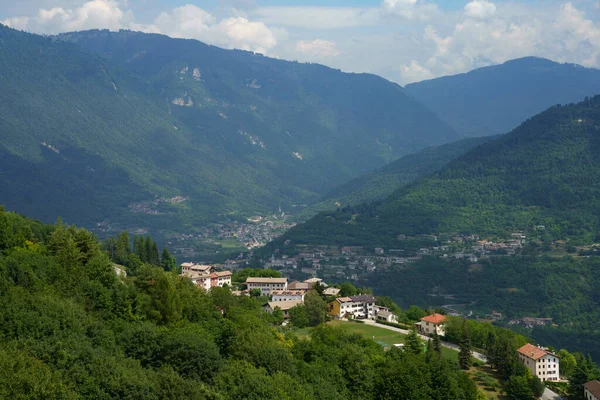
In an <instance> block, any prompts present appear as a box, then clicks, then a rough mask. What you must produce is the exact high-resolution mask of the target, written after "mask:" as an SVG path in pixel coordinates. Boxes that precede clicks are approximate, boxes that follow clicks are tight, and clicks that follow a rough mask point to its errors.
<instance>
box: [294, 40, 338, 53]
mask: <svg viewBox="0 0 600 400" xmlns="http://www.w3.org/2000/svg"><path fill="white" fill-rule="evenodd" d="M295 49H296V51H297V52H300V53H303V54H305V55H308V56H311V57H317V58H328V57H335V56H337V55H339V54H340V51H339V50H338V49H337V48H336V44H335V42H332V41H330V40H323V39H315V40H312V41H306V40H299V41H298V42H296V47H295Z"/></svg>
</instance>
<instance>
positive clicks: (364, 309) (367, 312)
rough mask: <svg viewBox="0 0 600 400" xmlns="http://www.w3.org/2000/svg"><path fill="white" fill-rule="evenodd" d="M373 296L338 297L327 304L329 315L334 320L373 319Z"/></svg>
mask: <svg viewBox="0 0 600 400" xmlns="http://www.w3.org/2000/svg"><path fill="white" fill-rule="evenodd" d="M376 302H377V300H376V299H375V298H374V297H373V296H369V295H359V296H351V297H338V298H337V299H335V300H333V301H331V302H330V303H329V315H331V316H333V317H334V318H335V319H342V318H355V319H375V303H376Z"/></svg>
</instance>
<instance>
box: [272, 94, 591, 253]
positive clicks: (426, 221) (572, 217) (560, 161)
mask: <svg viewBox="0 0 600 400" xmlns="http://www.w3.org/2000/svg"><path fill="white" fill-rule="evenodd" d="M599 154H600V96H596V97H594V98H591V99H588V100H585V101H583V102H581V103H578V104H572V105H567V106H555V107H552V108H550V109H548V110H547V111H545V112H543V113H541V114H539V115H537V116H535V117H533V118H531V119H530V120H528V121H526V122H525V123H523V124H522V125H521V126H519V127H518V128H517V129H515V130H514V131H512V132H511V133H509V134H506V135H504V136H501V137H500V138H499V139H496V140H493V141H491V142H488V143H485V144H482V145H480V146H478V147H476V148H474V149H472V150H471V151H469V152H468V153H466V154H465V155H463V156H461V157H459V158H457V159H456V160H454V161H452V162H450V164H448V165H447V166H446V167H445V168H443V169H441V170H440V171H439V172H437V173H435V174H433V175H431V176H428V177H426V178H423V179H421V180H419V181H417V182H415V183H413V184H411V185H409V186H407V187H404V188H402V189H399V190H398V191H397V192H395V193H393V194H392V195H391V196H389V197H388V198H386V199H385V200H383V201H381V202H379V203H373V204H363V205H361V206H356V207H348V208H346V209H343V210H342V211H339V212H333V213H321V214H319V215H318V216H316V217H315V218H313V219H312V220H310V221H308V222H307V223H305V224H302V225H299V226H297V227H296V228H294V229H292V230H291V231H289V232H288V233H287V234H286V235H284V236H283V237H281V238H280V239H278V241H276V242H275V243H273V244H272V245H271V246H270V247H269V248H268V249H273V248H276V247H281V246H283V243H284V242H285V241H286V240H289V242H288V243H290V244H292V245H295V244H299V243H323V244H326V243H337V244H346V245H348V244H358V245H379V246H398V245H400V241H399V239H398V235H400V234H405V235H417V234H432V233H478V234H493V235H503V236H505V235H510V233H511V232H514V231H523V230H525V231H527V230H531V229H533V227H534V226H536V225H544V226H545V228H546V231H547V232H549V234H551V235H552V236H553V237H554V238H555V239H560V238H567V237H571V238H579V239H581V240H584V241H586V242H592V241H594V240H597V236H598V233H599V217H600V159H599V158H598V157H599Z"/></svg>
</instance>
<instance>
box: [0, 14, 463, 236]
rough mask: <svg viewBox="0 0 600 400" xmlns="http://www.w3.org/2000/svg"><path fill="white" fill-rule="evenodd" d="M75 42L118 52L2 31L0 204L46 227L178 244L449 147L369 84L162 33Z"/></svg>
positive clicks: (416, 111) (435, 128) (391, 94)
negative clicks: (226, 220) (216, 223)
mask: <svg viewBox="0 0 600 400" xmlns="http://www.w3.org/2000/svg"><path fill="white" fill-rule="evenodd" d="M66 38H67V36H63V39H66ZM68 38H70V39H73V40H75V39H78V40H77V42H78V44H81V45H83V44H86V46H84V47H86V48H89V50H95V48H94V46H92V42H93V41H94V40H101V41H102V43H98V45H102V46H106V48H109V47H110V44H111V43H112V44H113V45H114V46H115V47H114V49H115V51H116V52H117V53H118V54H115V55H113V56H111V57H110V58H111V60H109V59H107V58H104V56H106V55H107V54H106V51H103V52H102V56H99V55H93V54H92V53H89V52H88V51H87V49H82V48H81V47H78V46H76V45H74V44H73V43H65V42H64V41H61V40H58V39H57V38H46V37H41V36H37V35H31V34H27V33H24V32H18V31H15V30H12V29H9V28H7V27H4V26H0V55H3V56H2V57H0V67H1V68H0V84H1V87H2V91H1V93H0V131H1V132H2V135H1V137H0V152H1V154H2V157H0V163H1V164H0V166H1V167H2V168H0V177H1V178H2V180H3V182H6V184H5V185H3V188H2V190H1V192H0V201H2V202H4V203H5V204H7V205H8V206H10V207H12V208H14V209H16V210H18V211H21V212H27V213H28V214H29V215H32V216H34V217H36V218H40V219H43V220H44V221H53V220H54V219H55V218H56V217H57V216H58V215H61V216H63V217H64V218H65V220H68V221H73V222H79V223H82V224H86V225H87V226H91V225H92V224H94V223H97V222H100V221H104V220H107V221H108V222H109V223H110V224H111V226H112V227H113V228H121V229H122V228H127V227H130V228H131V227H145V228H150V229H152V228H158V227H160V228H161V229H173V228H174V227H176V228H177V229H179V231H181V230H185V229H186V228H185V226H186V225H190V224H191V225H194V224H195V225H198V224H202V223H205V222H207V221H212V220H215V219H217V218H220V217H219V215H221V216H222V215H226V214H227V215H249V214H252V213H264V212H268V211H272V210H274V209H275V208H276V207H278V206H279V205H281V206H282V207H283V208H284V209H286V207H287V206H288V205H290V204H295V203H298V202H307V201H310V200H312V199H315V198H317V197H318V196H319V195H321V194H323V193H325V191H326V190H329V189H331V187H332V186H333V185H334V184H337V183H338V182H340V181H343V180H347V179H350V178H352V177H355V176H357V175H359V174H360V173H363V172H365V171H367V170H371V169H373V168H376V167H378V166H381V165H383V164H384V163H385V162H387V161H389V160H391V159H393V158H395V157H398V156H400V155H403V154H405V153H407V152H409V151H413V150H415V149H419V148H422V147H424V146H427V145H431V144H435V143H442V142H446V141H450V140H453V139H454V138H456V133H455V132H454V131H453V130H452V129H451V128H449V127H448V126H447V125H446V124H444V123H442V122H440V121H439V119H437V118H436V117H435V116H434V115H433V113H431V112H430V111H428V110H427V109H426V108H425V107H423V106H422V105H420V104H419V103H417V102H416V101H414V100H413V99H412V98H411V97H409V96H408V95H406V94H405V93H404V91H403V89H402V88H400V87H399V86H398V85H395V84H393V83H390V82H388V81H385V80H383V79H381V78H378V77H375V76H372V75H354V74H343V73H341V72H339V71H334V70H331V69H328V68H326V67H323V66H318V65H302V64H297V63H291V62H285V61H279V60H271V59H268V58H265V57H262V56H259V55H254V54H252V53H247V52H241V51H226V50H222V49H218V48H215V47H210V46H206V45H204V44H202V43H200V42H197V41H192V40H175V39H170V38H168V37H165V36H158V35H146V34H136V33H132V32H120V33H108V32H100V31H95V32H87V33H81V34H70V35H68ZM84 39H86V40H87V41H85V40H84ZM104 40H106V42H104ZM84 42H85V43H84ZM136 60H137V61H136ZM115 64H119V65H115ZM259 93H260V94H259ZM176 196H179V197H176ZM173 198H176V201H170V199H173ZM152 202H154V204H151V203H152ZM133 211H137V212H133Z"/></svg>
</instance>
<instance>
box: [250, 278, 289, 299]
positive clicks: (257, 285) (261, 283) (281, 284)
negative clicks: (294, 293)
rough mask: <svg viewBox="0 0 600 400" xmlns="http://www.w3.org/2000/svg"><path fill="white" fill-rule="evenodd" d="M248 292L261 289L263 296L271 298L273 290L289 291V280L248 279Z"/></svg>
mask: <svg viewBox="0 0 600 400" xmlns="http://www.w3.org/2000/svg"><path fill="white" fill-rule="evenodd" d="M246 286H247V287H248V292H250V291H251V290H254V289H259V290H260V293H261V294H262V295H263V296H269V295H270V294H271V292H272V291H273V290H287V288H288V284H287V278H255V277H248V278H246Z"/></svg>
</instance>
